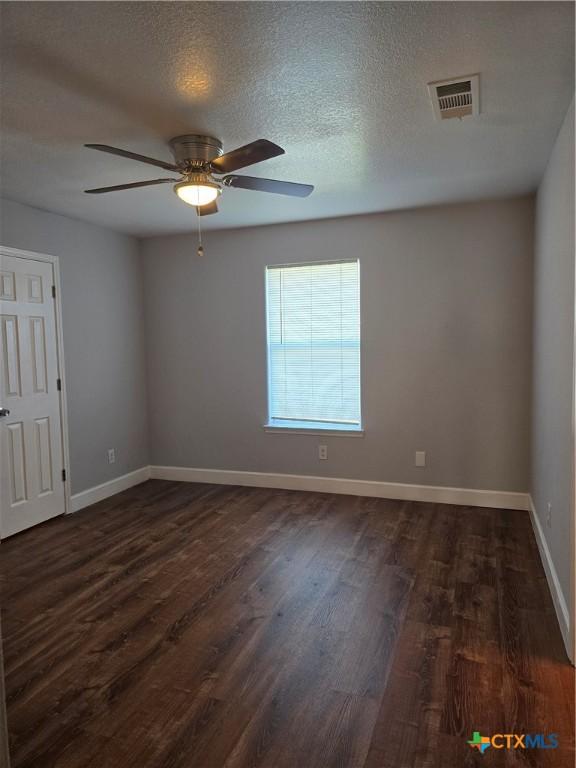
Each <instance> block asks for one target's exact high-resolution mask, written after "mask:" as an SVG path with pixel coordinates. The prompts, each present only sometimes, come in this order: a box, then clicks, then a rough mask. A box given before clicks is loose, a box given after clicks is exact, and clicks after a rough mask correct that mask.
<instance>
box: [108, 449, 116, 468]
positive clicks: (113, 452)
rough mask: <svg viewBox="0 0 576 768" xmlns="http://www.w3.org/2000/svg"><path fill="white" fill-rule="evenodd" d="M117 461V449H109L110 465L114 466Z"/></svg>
mask: <svg viewBox="0 0 576 768" xmlns="http://www.w3.org/2000/svg"><path fill="white" fill-rule="evenodd" d="M115 461H116V449H115V448H108V464H114V462H115Z"/></svg>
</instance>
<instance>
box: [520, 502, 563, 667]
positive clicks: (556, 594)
mask: <svg viewBox="0 0 576 768" xmlns="http://www.w3.org/2000/svg"><path fill="white" fill-rule="evenodd" d="M529 499H530V507H529V511H530V520H531V521H532V528H533V530H534V536H535V537H536V543H537V544H538V549H539V551H540V559H541V560H542V565H543V566H544V572H545V573H546V580H547V582H548V588H549V589H550V593H551V595H552V602H553V603H554V608H555V610H556V616H557V618H558V624H559V625H560V631H561V633H562V639H563V640H564V645H565V646H566V652H567V653H568V657H569V659H570V660H571V661H572V662H574V658H573V649H572V648H571V647H570V645H571V643H570V611H569V610H568V603H567V602H566V598H565V597H564V593H563V591H562V587H561V585H560V580H559V579H558V574H557V573H556V568H555V567H554V561H553V560H552V555H551V554H550V550H549V549H548V542H547V541H546V537H545V536H544V531H543V529H542V525H541V523H540V519H539V517H538V515H537V514H536V508H535V507H534V501H533V499H532V497H531V496H530V497H529Z"/></svg>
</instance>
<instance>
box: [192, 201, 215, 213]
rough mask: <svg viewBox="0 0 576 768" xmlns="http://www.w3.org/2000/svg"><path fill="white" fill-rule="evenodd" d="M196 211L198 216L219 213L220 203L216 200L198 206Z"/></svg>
mask: <svg viewBox="0 0 576 768" xmlns="http://www.w3.org/2000/svg"><path fill="white" fill-rule="evenodd" d="M196 212H197V213H198V216H210V214H211V213H218V204H217V203H216V200H214V202H212V203H208V204H207V205H199V206H198V207H197V208H196Z"/></svg>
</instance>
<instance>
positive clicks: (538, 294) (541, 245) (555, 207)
mask: <svg viewBox="0 0 576 768" xmlns="http://www.w3.org/2000/svg"><path fill="white" fill-rule="evenodd" d="M573 366H574V102H572V105H571V107H570V109H569V110H568V114H567V115H566V119H565V121H564V124H563V126H562V128H561V130H560V133H559V135H558V138H557V140H556V144H555V146H554V149H553V151H552V154H551V156H550V160H549V162H548V167H547V169H546V173H545V175H544V178H543V180H542V182H541V184H540V188H539V190H538V196H537V204H536V242H535V269H534V384H533V387H534V398H533V404H532V423H533V450H532V499H533V501H534V506H535V509H536V513H537V515H538V517H539V519H540V522H541V524H542V528H543V530H544V534H545V536H546V540H547V543H548V547H549V550H550V554H551V556H552V559H553V561H554V566H555V568H556V572H557V574H558V578H559V580H560V584H561V587H562V590H563V592H564V597H565V599H566V602H567V603H568V604H569V605H572V599H571V585H572V578H571V573H570V570H571V560H572V544H573V542H572V540H571V539H572V537H573V536H574V531H573V530H572V533H571V534H570V531H571V522H572V516H573V503H574V497H573V490H572V473H573V471H574V458H573V457H574V454H573V447H574V446H573V434H572V399H573V394H574V392H573V379H572V375H573ZM548 502H551V504H552V525H551V526H548V525H547V523H546V517H547V515H546V511H547V504H548Z"/></svg>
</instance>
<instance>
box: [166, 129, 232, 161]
mask: <svg viewBox="0 0 576 768" xmlns="http://www.w3.org/2000/svg"><path fill="white" fill-rule="evenodd" d="M170 149H171V150H172V154H173V155H174V159H175V161H176V162H177V163H178V164H182V165H185V164H188V163H190V164H194V165H196V164H198V165H200V164H204V163H209V162H210V161H211V160H214V159H215V158H217V157H220V155H221V154H222V142H221V141H219V140H218V139H215V138H214V137H213V136H201V135H200V134H195V133H191V134H187V135H185V136H176V138H174V139H171V140H170Z"/></svg>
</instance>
